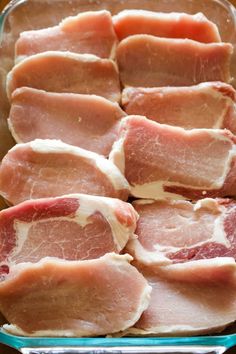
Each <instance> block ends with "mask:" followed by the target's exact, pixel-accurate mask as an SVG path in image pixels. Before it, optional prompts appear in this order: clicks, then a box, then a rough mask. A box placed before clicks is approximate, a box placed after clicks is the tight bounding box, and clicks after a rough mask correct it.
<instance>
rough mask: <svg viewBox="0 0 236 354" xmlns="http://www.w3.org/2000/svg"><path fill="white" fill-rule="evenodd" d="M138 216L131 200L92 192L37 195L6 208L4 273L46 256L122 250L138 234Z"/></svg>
mask: <svg viewBox="0 0 236 354" xmlns="http://www.w3.org/2000/svg"><path fill="white" fill-rule="evenodd" d="M137 216H138V214H137V213H136V212H135V211H134V209H133V208H132V206H131V204H128V203H125V202H122V201H121V200H119V199H114V198H105V197H97V196H91V195H87V194H71V195H66V196H63V197H59V198H48V199H34V200H30V201H26V202H23V203H21V204H19V205H17V206H14V207H11V208H8V209H6V210H3V211H1V212H0V249H1V254H0V264H1V269H2V272H3V273H4V270H5V271H7V270H8V268H9V267H11V265H12V264H14V263H21V262H33V263H34V262H38V261H39V260H40V259H42V258H44V257H58V258H63V259H68V260H83V259H92V258H98V257H101V256H103V255H104V254H105V253H109V252H117V253H119V252H120V251H121V250H122V249H123V248H124V246H125V245H126V243H127V241H128V240H129V238H133V237H134V230H135V227H136V220H137Z"/></svg>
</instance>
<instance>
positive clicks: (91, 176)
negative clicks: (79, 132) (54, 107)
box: [0, 139, 129, 204]
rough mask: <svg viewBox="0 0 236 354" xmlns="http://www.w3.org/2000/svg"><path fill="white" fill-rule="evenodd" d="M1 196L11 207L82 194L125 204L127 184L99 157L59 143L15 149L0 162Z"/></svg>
mask: <svg viewBox="0 0 236 354" xmlns="http://www.w3.org/2000/svg"><path fill="white" fill-rule="evenodd" d="M0 193H1V195H2V196H3V197H4V198H5V199H6V200H8V201H9V202H10V203H12V204H18V203H21V202H23V201H25V200H28V199H36V198H47V197H56V196H60V195H64V194H70V193H85V194H93V195H100V196H106V197H114V198H120V199H124V200H126V199H127V198H128V194H129V187H128V183H127V181H126V180H125V178H124V177H123V175H122V174H121V173H120V171H119V170H118V168H117V167H116V166H114V165H113V164H112V163H111V162H110V161H108V160H106V159H105V158H104V157H102V156H101V155H98V154H95V153H93V152H90V151H87V150H83V149H80V148H78V147H75V146H71V145H68V144H65V143H63V142H61V141H59V140H40V139H36V140H34V141H32V142H29V143H25V144H18V145H16V146H14V147H13V148H12V149H11V150H9V152H8V153H7V155H6V156H5V157H4V159H3V160H2V164H1V167H0Z"/></svg>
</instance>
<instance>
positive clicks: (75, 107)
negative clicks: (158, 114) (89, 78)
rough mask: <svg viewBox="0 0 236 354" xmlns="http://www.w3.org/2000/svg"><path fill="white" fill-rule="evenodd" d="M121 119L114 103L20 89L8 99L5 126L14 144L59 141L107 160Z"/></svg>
mask: <svg viewBox="0 0 236 354" xmlns="http://www.w3.org/2000/svg"><path fill="white" fill-rule="evenodd" d="M124 116H125V113H124V112H123V111H122V109H121V108H120V107H119V106H118V104H117V103H113V102H111V101H109V100H106V99H105V98H103V97H99V96H95V95H80V94H72V93H51V92H45V91H41V90H36V89H32V88H29V87H22V88H19V89H17V90H15V91H14V93H13V95H12V105H11V110H10V115H9V119H8V123H9V128H10V130H11V132H12V135H13V136H14V138H15V140H16V141H17V143H22V142H23V143H25V142H29V141H31V140H34V139H36V138H40V139H60V140H62V141H64V142H65V143H68V144H71V145H75V146H78V147H81V148H83V149H86V150H90V151H94V152H96V153H98V154H101V155H105V156H108V154H109V152H110V150H111V147H112V145H113V143H114V141H115V139H116V138H117V134H118V126H119V121H120V118H121V117H124Z"/></svg>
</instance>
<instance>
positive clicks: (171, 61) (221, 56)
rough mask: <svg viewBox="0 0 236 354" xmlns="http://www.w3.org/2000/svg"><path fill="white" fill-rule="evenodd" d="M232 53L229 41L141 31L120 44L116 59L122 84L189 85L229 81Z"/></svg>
mask: <svg viewBox="0 0 236 354" xmlns="http://www.w3.org/2000/svg"><path fill="white" fill-rule="evenodd" d="M232 53H233V47H232V45H231V44H229V43H209V44H205V43H199V42H196V41H193V40H190V39H172V38H171V39H170V38H159V37H154V36H151V35H144V34H140V35H134V36H130V37H127V38H125V39H123V40H122V41H121V42H120V43H119V45H118V47H117V62H118V66H119V71H120V78H121V82H122V84H123V86H124V87H127V86H134V87H137V86H138V87H157V86H190V85H195V84H198V83H200V82H206V81H223V82H229V81H230V80H231V77H230V71H229V69H230V60H231V56H232ZM134 63H135V64H134Z"/></svg>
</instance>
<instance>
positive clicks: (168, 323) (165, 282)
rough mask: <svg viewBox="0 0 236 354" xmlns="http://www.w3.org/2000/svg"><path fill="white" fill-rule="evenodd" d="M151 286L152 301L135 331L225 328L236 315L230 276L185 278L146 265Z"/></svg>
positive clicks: (167, 332) (190, 331) (199, 331)
mask: <svg viewBox="0 0 236 354" xmlns="http://www.w3.org/2000/svg"><path fill="white" fill-rule="evenodd" d="M143 275H144V276H145V278H146V279H147V280H148V283H149V285H151V287H152V292H151V301H150V305H149V307H148V308H147V310H146V311H144V313H143V314H142V316H141V318H140V320H139V321H138V322H137V323H136V324H135V326H134V328H132V329H128V330H127V331H125V334H132V335H148V334H149V335H150V334H151V335H154V334H155V335H168V336H178V335H199V334H210V333H214V332H220V331H222V330H223V329H224V328H225V327H226V326H227V325H229V324H231V323H233V322H234V321H235V318H236V286H235V281H234V282H228V279H226V280H224V279H221V280H219V281H215V279H214V278H213V280H212V281H208V282H205V281H203V282H198V283H196V282H194V281H192V282H184V281H174V280H172V279H171V280H169V279H166V278H165V277H162V276H160V275H158V274H155V273H152V272H150V271H148V270H147V269H145V270H144V271H143Z"/></svg>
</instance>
